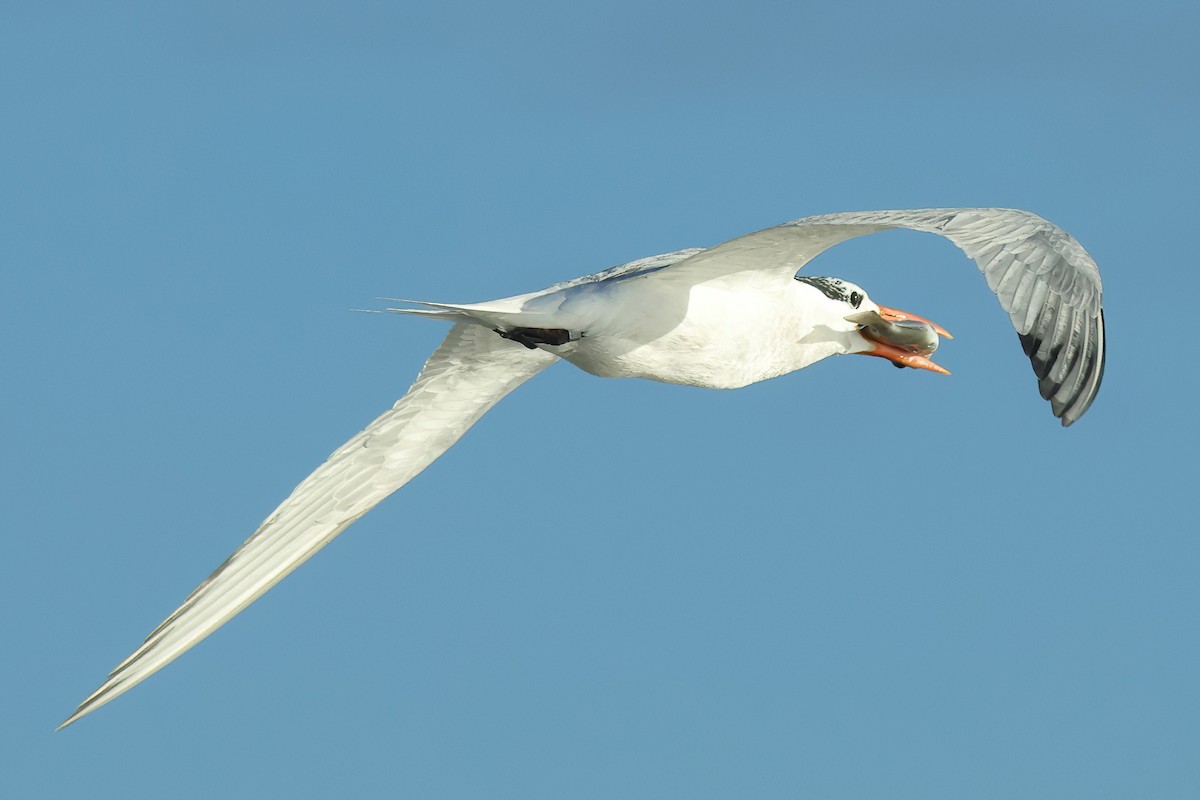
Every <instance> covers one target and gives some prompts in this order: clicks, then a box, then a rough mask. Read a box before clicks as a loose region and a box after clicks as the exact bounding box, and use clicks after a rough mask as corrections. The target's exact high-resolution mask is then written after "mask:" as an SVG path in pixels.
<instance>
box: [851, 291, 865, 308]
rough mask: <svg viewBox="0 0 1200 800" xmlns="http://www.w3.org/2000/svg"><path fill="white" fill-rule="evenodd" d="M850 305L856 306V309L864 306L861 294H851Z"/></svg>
mask: <svg viewBox="0 0 1200 800" xmlns="http://www.w3.org/2000/svg"><path fill="white" fill-rule="evenodd" d="M850 305H852V306H854V307H855V308H858V307H859V306H861V305H862V295H861V294H859V293H858V292H851V293H850Z"/></svg>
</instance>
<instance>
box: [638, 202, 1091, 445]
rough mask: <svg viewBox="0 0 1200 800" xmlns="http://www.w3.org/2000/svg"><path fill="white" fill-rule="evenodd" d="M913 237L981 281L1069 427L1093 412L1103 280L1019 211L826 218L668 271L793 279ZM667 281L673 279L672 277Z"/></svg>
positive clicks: (693, 276) (1086, 258) (1050, 227)
mask: <svg viewBox="0 0 1200 800" xmlns="http://www.w3.org/2000/svg"><path fill="white" fill-rule="evenodd" d="M896 228H907V229H909V230H916V231H925V232H928V233H936V234H938V235H939V236H944V237H945V238H947V239H949V240H950V241H951V242H953V243H954V244H955V245H957V246H958V248H959V249H960V250H962V251H963V252H964V253H966V254H967V256H969V257H970V258H971V259H972V260H973V261H974V262H975V264H976V265H977V266H978V267H979V269H980V271H981V272H983V275H984V277H985V278H986V279H987V283H988V286H989V287H990V288H991V289H992V291H993V292H995V294H996V298H997V299H998V300H999V301H1000V305H1001V307H1003V308H1004V310H1005V311H1006V312H1007V313H1008V316H1009V319H1010V320H1011V321H1012V324H1013V327H1014V328H1016V331H1017V335H1018V336H1019V337H1020V340H1021V346H1022V348H1023V349H1024V350H1025V354H1026V355H1028V356H1029V359H1030V361H1031V362H1032V364H1033V370H1034V374H1035V375H1036V376H1037V378H1038V389H1039V391H1040V392H1041V395H1042V397H1043V398H1044V399H1046V400H1049V401H1050V406H1051V410H1052V411H1053V413H1054V415H1055V416H1056V417H1059V418H1060V419H1061V420H1062V424H1063V425H1070V424H1071V423H1073V422H1075V421H1076V420H1077V419H1079V418H1080V417H1081V416H1083V413H1084V412H1085V411H1087V409H1088V407H1089V406H1091V404H1092V400H1093V399H1095V397H1096V393H1097V392H1098V391H1099V389H1100V381H1101V379H1102V378H1103V376H1104V312H1103V309H1102V308H1101V301H1102V297H1103V292H1102V287H1101V283H1100V270H1099V269H1098V268H1097V267H1096V262H1095V261H1093V260H1092V257H1091V256H1090V255H1088V253H1087V251H1086V250H1084V249H1083V246H1082V245H1080V244H1079V242H1077V241H1076V240H1075V238H1074V237H1073V236H1071V235H1070V234H1069V233H1067V232H1066V231H1064V230H1063V229H1062V228H1060V227H1058V226H1057V225H1055V224H1053V223H1051V222H1048V221H1046V220H1045V219H1042V218H1041V217H1039V216H1038V215H1036V214H1033V213H1031V212H1029V211H1021V210H1018V209H1011V208H927V209H916V210H911V211H866V212H848V213H840V214H824V215H821V216H815V217H806V218H804V219H798V220H795V221H793V222H788V223H785V224H783V225H779V226H776V227H774V228H768V229H766V230H763V231H758V232H757V233H751V234H748V235H746V236H742V237H739V238H737V239H733V240H731V241H729V242H726V243H724V244H721V245H717V246H716V247H714V248H712V249H710V250H705V251H704V252H702V253H700V254H699V255H696V256H692V257H691V258H688V259H686V260H683V261H680V262H678V263H677V264H675V265H673V266H672V267H670V269H668V270H664V271H663V272H662V273H659V274H660V275H662V277H663V278H664V279H676V280H678V279H681V278H682V279H686V280H690V281H694V282H701V281H703V280H708V279H711V278H716V277H719V276H720V275H724V274H728V273H730V272H735V271H739V270H748V269H757V270H763V269H766V270H778V271H779V273H780V274H781V275H787V274H794V272H795V271H796V270H798V269H800V268H801V267H803V266H804V265H805V264H806V263H807V262H808V261H810V260H812V259H813V258H815V257H816V256H817V255H818V254H820V253H821V252H822V251H824V250H826V249H828V248H830V247H832V246H833V245H835V244H838V243H840V242H844V241H846V240H848V239H852V238H854V237H856V236H862V235H864V234H868V233H875V232H877V231H883V230H889V229H896ZM668 273H669V275H668Z"/></svg>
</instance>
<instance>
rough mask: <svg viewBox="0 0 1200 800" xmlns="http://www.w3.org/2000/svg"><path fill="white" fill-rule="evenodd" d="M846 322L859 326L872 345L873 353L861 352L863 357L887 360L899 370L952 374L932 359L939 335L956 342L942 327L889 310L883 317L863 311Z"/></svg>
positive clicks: (884, 310)
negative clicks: (899, 368) (909, 368)
mask: <svg viewBox="0 0 1200 800" xmlns="http://www.w3.org/2000/svg"><path fill="white" fill-rule="evenodd" d="M846 320H847V321H848V322H853V323H855V324H856V325H858V326H859V329H858V330H859V333H861V334H862V336H863V338H864V339H866V340H867V341H868V342H869V343H870V344H871V349H870V350H864V351H861V353H860V354H861V355H864V356H878V357H879V358H886V359H887V360H888V361H891V362H892V363H893V364H894V365H895V366H897V367H912V368H914V369H927V370H929V371H930V372H938V373H941V374H942V375H949V374H950V371H949V370H947V369H945V368H944V367H942V366H940V365H938V364H935V363H933V362H932V361H930V360H929V358H928V356H930V355H932V354H933V352H934V351H935V350H937V348H938V336H939V335H941V336H945V337H946V338H948V339H953V338H954V337H953V336H951V335H950V334H949V333H948V332H947V331H946V329H945V328H943V327H942V326H941V325H938V324H936V323H934V322H930V321H929V320H927V319H925V318H924V317H918V316H917V315H916V314H910V313H908V312H907V311H899V310H897V309H894V308H887V307H886V306H880V307H879V313H876V312H874V311H863V312H860V313H858V314H851V315H850V316H848V317H846Z"/></svg>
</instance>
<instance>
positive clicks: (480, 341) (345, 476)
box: [59, 324, 558, 727]
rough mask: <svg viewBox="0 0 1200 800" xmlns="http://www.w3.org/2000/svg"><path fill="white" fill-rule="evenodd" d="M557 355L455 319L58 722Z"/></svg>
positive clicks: (219, 611) (160, 658) (257, 580)
mask: <svg viewBox="0 0 1200 800" xmlns="http://www.w3.org/2000/svg"><path fill="white" fill-rule="evenodd" d="M557 360H558V357H557V356H555V355H552V354H550V353H546V352H544V351H542V350H529V349H526V348H525V347H522V346H521V345H519V344H517V343H516V342H510V341H507V340H505V339H502V338H500V337H499V336H497V335H496V334H495V333H493V332H492V331H490V330H488V329H486V328H483V327H481V326H478V325H472V324H458V325H455V326H454V327H453V328H451V329H450V333H449V334H448V335H447V336H446V339H445V341H444V342H443V343H442V344H441V346H439V347H438V349H437V350H435V351H434V353H433V355H432V356H430V358H429V360H428V361H427V362H426V364H425V366H424V368H423V369H422V370H421V373H420V375H419V376H418V377H417V380H416V382H414V383H413V385H412V387H411V388H410V389H409V390H408V392H407V393H406V394H405V395H404V397H402V398H401V399H400V400H399V401H397V403H396V404H395V406H393V407H392V408H391V409H390V410H389V411H387V412H385V413H384V414H382V415H381V416H380V417H379V418H378V419H376V420H375V421H374V422H372V423H371V424H370V425H368V426H367V427H366V428H365V429H364V430H363V431H361V432H360V433H358V434H357V435H356V436H354V438H352V439H351V440H350V441H348V442H346V443H345V444H344V445H342V446H341V447H339V448H338V449H337V450H336V451H334V453H333V454H332V455H331V456H330V457H329V459H328V460H327V461H326V462H325V463H324V464H322V465H321V466H320V467H318V468H317V469H316V470H315V471H314V472H313V473H312V474H311V475H309V476H308V477H307V478H305V479H304V480H303V481H302V482H301V483H300V485H299V486H297V487H296V488H295V489H294V490H293V491H292V494H291V495H290V496H289V497H288V498H287V499H286V500H284V501H283V503H282V504H280V506H279V507H278V508H277V509H275V511H274V512H273V513H272V514H271V515H270V516H269V517H267V519H266V520H265V521H264V522H263V524H262V525H261V526H259V528H258V530H257V531H255V532H254V534H253V535H252V536H251V537H250V538H249V539H247V540H246V541H245V543H244V544H242V546H241V547H239V548H238V549H237V551H235V552H234V553H233V554H232V555H231V556H230V557H229V558H228V559H226V560H225V562H224V563H223V564H221V566H219V567H218V568H217V569H216V571H214V572H213V573H212V575H210V576H209V577H208V578H206V579H205V580H204V582H203V583H201V584H200V586H198V587H197V588H196V589H195V591H193V592H192V593H191V594H190V595H188V597H187V598H186V599H185V600H184V601H183V604H182V605H181V606H180V607H179V608H178V609H176V610H175V612H174V613H172V614H171V615H170V616H169V617H167V619H166V620H164V621H163V623H162V624H161V625H159V626H158V627H157V628H156V629H155V630H154V631H153V632H152V633H151V634H150V635H149V636H148V637H147V638H146V641H145V642H144V643H143V644H142V645H141V647H139V648H138V649H137V650H135V651H134V652H133V654H132V655H130V656H129V657H128V658H126V659H125V660H124V661H122V662H121V663H120V664H119V665H118V666H117V667H116V669H114V670H113V671H112V673H111V674H110V675H109V677H108V679H107V680H106V681H105V682H104V683H103V684H102V685H101V686H100V688H98V689H97V690H96V691H95V692H93V693H92V694H91V695H90V696H89V697H88V698H87V699H86V700H84V701H83V703H81V704H80V706H79V708H78V709H77V710H76V711H75V713H73V714H72V715H71V716H70V717H69V718H67V720H66V721H65V722H63V724H62V725H61V726H59V727H64V726H66V725H69V724H71V723H72V722H74V721H75V720H77V719H79V718H80V717H82V716H84V715H85V714H89V713H91V712H92V711H94V710H96V709H97V708H99V707H100V706H102V705H104V704H105V703H107V702H109V701H110V700H112V699H114V698H116V697H117V696H119V695H121V694H123V693H124V692H126V691H128V690H129V689H131V688H133V687H134V686H135V685H137V684H138V683H141V682H142V681H143V680H145V679H146V678H148V677H150V676H151V675H153V674H154V673H155V672H157V671H158V670H160V669H162V668H163V667H165V666H166V665H167V664H169V663H171V662H172V661H174V660H175V659H176V658H178V657H179V656H181V655H183V653H185V652H186V651H187V650H188V649H190V648H191V647H193V646H194V645H196V644H197V643H198V642H200V641H201V640H202V639H204V638H205V637H206V636H208V635H209V634H210V633H212V632H213V631H215V630H216V629H217V628H219V627H221V625H223V624H225V622H227V621H228V620H229V619H231V618H232V617H233V616H234V615H236V614H237V613H238V612H239V611H241V610H242V609H243V608H245V607H246V606H248V605H249V604H250V603H252V602H253V601H254V600H256V599H257V598H258V597H260V596H261V595H262V594H263V593H264V592H266V591H267V590H268V589H270V588H271V587H272V586H274V585H275V584H276V583H278V582H279V581H280V580H282V579H283V578H284V577H285V576H286V575H287V574H288V573H290V572H291V571H292V570H294V569H296V567H298V566H300V564H302V563H304V562H305V561H307V560H308V559H309V558H310V557H312V556H313V555H314V554H315V553H316V552H317V551H318V550H320V549H321V548H322V547H324V546H325V545H326V544H328V543H329V542H330V541H331V540H333V538H334V537H335V536H337V535H338V534H339V533H341V532H342V531H343V530H345V529H346V528H347V527H348V526H349V525H350V523H352V522H354V521H355V520H356V519H358V518H359V517H361V516H362V515H363V514H365V513H367V511H369V510H370V509H372V508H374V507H375V506H376V505H377V504H378V503H379V502H380V501H381V500H383V499H384V498H385V497H387V496H388V495H389V494H391V493H392V492H394V491H396V490H397V489H399V488H400V487H401V486H403V485H404V484H405V483H407V482H408V481H409V480H411V479H412V478H413V477H415V476H416V475H417V474H418V473H419V472H421V471H422V470H423V469H425V468H426V467H427V466H429V465H430V464H431V463H432V462H433V461H434V460H435V459H437V458H438V456H440V455H441V454H442V453H444V452H445V451H446V450H448V449H449V448H450V446H451V445H453V444H454V443H455V442H456V441H458V439H459V437H461V436H462V435H463V433H465V432H466V431H467V429H469V428H470V427H471V426H472V425H474V424H475V422H476V421H477V420H478V419H479V418H480V417H481V416H483V414H484V413H485V412H486V411H487V410H488V409H490V408H491V407H492V406H493V405H495V404H496V403H497V402H498V401H499V400H500V399H501V398H503V397H504V396H505V395H507V394H508V393H509V392H511V391H512V390H513V389H515V388H516V387H517V386H519V385H520V384H522V383H524V382H525V381H526V380H528V379H529V378H531V377H533V376H534V375H536V374H537V373H538V372H540V371H541V370H542V369H544V368H546V367H547V366H549V365H550V364H551V363H553V362H554V361H557Z"/></svg>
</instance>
